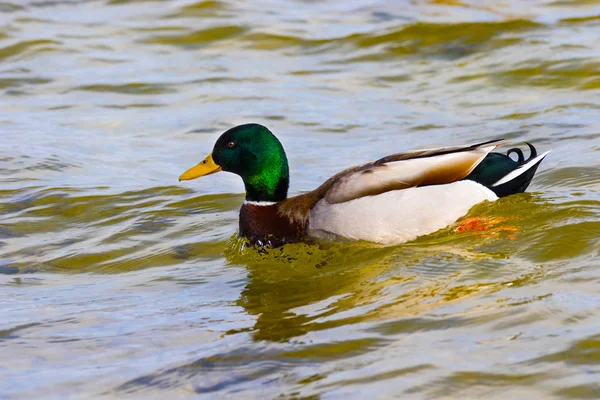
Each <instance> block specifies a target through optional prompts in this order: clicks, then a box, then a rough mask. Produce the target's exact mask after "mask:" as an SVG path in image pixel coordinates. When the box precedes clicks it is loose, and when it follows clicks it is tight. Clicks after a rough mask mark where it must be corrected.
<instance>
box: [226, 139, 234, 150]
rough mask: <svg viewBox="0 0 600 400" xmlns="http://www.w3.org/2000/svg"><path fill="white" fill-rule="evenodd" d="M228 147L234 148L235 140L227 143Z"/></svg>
mask: <svg viewBox="0 0 600 400" xmlns="http://www.w3.org/2000/svg"><path fill="white" fill-rule="evenodd" d="M227 147H228V148H230V149H233V148H234V147H235V142H234V141H233V140H232V141H231V142H229V143H227Z"/></svg>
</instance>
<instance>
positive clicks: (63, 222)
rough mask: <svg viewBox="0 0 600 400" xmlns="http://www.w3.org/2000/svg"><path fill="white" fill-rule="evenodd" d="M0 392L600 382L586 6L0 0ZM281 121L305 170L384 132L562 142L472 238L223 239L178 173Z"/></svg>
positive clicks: (229, 218) (219, 193)
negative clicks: (239, 133) (226, 134)
mask: <svg viewBox="0 0 600 400" xmlns="http://www.w3.org/2000/svg"><path fill="white" fill-rule="evenodd" d="M0 21H1V24H0V91H1V92H2V95H1V99H0V132H1V135H2V140H1V141H0V182H1V184H0V314H1V315H2V317H1V319H0V377H1V379H0V397H1V398H8V399H11V398H15V399H21V398H41V397H43V398H57V399H58V398H60V399H62V398H66V397H68V396H71V397H73V398H82V397H113V398H123V397H129V398H143V399H147V398H178V397H190V396H195V395H198V396H205V397H212V396H215V395H219V396H221V397H232V398H253V397H258V396H261V397H263V398H274V397H277V396H280V397H283V398H296V397H298V398H300V397H302V398H304V397H311V396H313V397H320V396H322V397H326V398H329V397H335V398H339V397H342V396H345V397H350V398H367V397H369V398H373V397H379V398H392V397H402V398H481V397H485V398H490V399H505V398H557V399H562V398H569V399H571V398H573V399H579V398H599V397H600V385H599V384H598V382H600V322H599V321H600V309H599V308H598V304H599V303H600V293H599V288H600V269H599V267H600V263H599V261H598V256H599V255H600V240H599V238H600V219H599V217H600V190H599V189H600V162H599V159H600V118H599V115H600V61H599V60H600V45H599V44H598V37H600V3H599V2H597V1H593V0H576V1H544V0H538V1H527V2H525V1H516V0H514V1H509V0H506V1H502V2H492V1H471V2H468V1H466V2H461V1H454V0H452V1H451V0H433V1H417V0H414V1H410V2H409V1H380V2H368V1H350V2H349V1H331V2H326V3H325V2H323V3H321V2H301V1H295V2H284V1H265V0H260V1H252V2H251V1H236V2H233V1H231V2H225V1H214V0H206V1H201V2H194V1H193V0H181V1H176V0H174V1H162V2H161V1H141V0H140V1H133V0H131V1H127V0H110V1H108V0H102V1H100V0H97V1H84V0H56V1H47V0H23V1H17V0H8V1H7V0H2V2H0ZM243 122H259V123H262V124H265V125H267V126H269V127H270V128H271V129H272V130H273V131H274V132H275V133H276V134H277V135H278V136H279V138H280V139H281V141H282V142H283V144H284V146H285V147H286V149H287V151H288V156H289V159H290V164H291V171H292V187H291V189H292V192H294V193H299V192H302V191H305V190H309V189H312V188H314V187H316V186H317V185H319V184H320V183H321V182H322V181H324V180H325V179H326V178H328V177H329V176H330V175H332V174H333V173H335V172H337V171H339V170H341V169H343V168H345V167H348V166H350V165H354V164H358V163H362V162H365V161H369V160H372V159H375V158H379V157H381V156H383V155H386V154H389V153H390V152H398V151H403V150H410V149H414V148H419V147H432V146H440V145H456V144H463V143H469V142H475V141H479V140H488V139H494V138H500V137H504V138H507V139H510V140H511V141H512V142H513V143H517V144H518V143H521V142H522V141H525V140H527V141H531V142H533V143H534V144H535V145H536V146H537V147H538V149H539V150H540V151H546V150H548V149H553V152H552V153H551V154H550V156H549V157H548V158H547V159H546V160H545V161H544V162H543V163H542V165H541V167H540V169H539V172H538V174H537V176H536V178H535V179H534V182H533V184H532V185H531V187H530V190H529V193H526V194H522V195H516V196H512V197H509V198H505V199H502V200H500V201H498V202H496V203H493V204H482V205H479V206H476V207H475V209H474V210H472V212H471V215H472V216H474V215H477V216H483V217H485V218H487V219H488V221H492V222H493V226H490V227H489V229H488V230H486V231H483V232H456V229H454V228H455V227H450V228H448V229H445V230H442V231H441V232H438V233H435V234H433V235H430V236H428V237H425V238H421V239H419V240H417V241H415V242H412V243H407V244H405V245H402V246H397V247H391V248H382V247H378V246H374V245H369V244H354V245H349V244H335V243H331V244H322V245H320V246H315V245H313V246H309V245H303V244H298V245H292V246H287V247H286V248H284V249H277V250H276V251H271V252H270V253H268V254H257V253H256V252H253V251H243V250H242V249H241V244H240V243H239V242H238V241H237V240H236V239H235V231H236V229H237V211H238V208H239V206H240V203H241V201H242V200H243V194H242V192H243V186H242V184H241V182H240V181H239V179H238V178H237V177H235V176H233V175H229V174H217V175H213V176H210V177H207V178H203V179H201V180H198V181H194V182H185V183H182V184H179V183H178V182H177V177H178V176H179V174H180V173H181V172H183V171H184V170H185V169H187V168H188V167H190V166H192V165H194V164H195V163H197V162H198V161H200V160H201V159H202V158H203V157H204V155H205V154H206V153H207V152H208V151H210V149H212V145H213V143H214V140H215V139H216V138H217V137H218V135H219V134H220V133H221V132H222V131H224V130H225V129H227V128H229V127H231V126H233V125H236V124H239V123H243Z"/></svg>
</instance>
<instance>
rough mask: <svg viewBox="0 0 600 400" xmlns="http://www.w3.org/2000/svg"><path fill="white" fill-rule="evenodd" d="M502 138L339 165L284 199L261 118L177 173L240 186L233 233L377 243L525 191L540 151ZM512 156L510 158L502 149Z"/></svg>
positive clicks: (273, 142)
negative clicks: (218, 176)
mask: <svg viewBox="0 0 600 400" xmlns="http://www.w3.org/2000/svg"><path fill="white" fill-rule="evenodd" d="M503 143H504V142H503V140H501V139H500V140H489V141H486V142H481V143H476V144H471V145H466V146H456V147H443V148H437V149H427V150H417V151H412V152H407V153H397V154H393V155H389V156H387V157H383V158H380V159H379V160H377V161H374V162H369V163H366V164H362V165H358V166H355V167H351V168H348V169H346V170H344V171H341V172H339V173H338V174H336V175H334V176H333V177H331V178H329V179H328V180H327V181H326V182H325V183H323V184H322V185H321V186H319V187H318V188H317V189H315V190H313V191H312V192H308V193H304V194H301V195H299V196H295V197H291V198H288V197H287V195H288V187H289V182H290V178H289V169H288V161H287V157H286V154H285V151H284V149H283V146H282V145H281V143H280V142H279V140H278V139H277V138H276V137H275V135H273V134H272V133H271V131H269V130H268V129H267V128H265V127H264V126H262V125H259V124H245V125H240V126H236V127H234V128H231V129H229V130H228V131H226V132H225V133H223V134H222V135H221V136H220V137H219V139H218V140H217V142H216V144H215V146H214V148H213V151H212V153H211V154H209V155H208V156H207V157H206V158H205V159H204V160H203V161H202V162H200V163H199V164H198V165H196V166H195V167H192V168H190V169H188V170H187V171H185V172H184V173H183V174H182V175H181V176H180V177H179V180H180V181H181V180H189V179H196V178H198V177H201V176H205V175H210V174H214V173H216V172H219V171H227V172H232V173H234V174H236V175H239V176H240V177H241V178H242V180H243V181H244V185H245V187H246V200H245V201H244V204H243V205H242V207H241V209H240V219H239V235H240V236H241V237H244V238H247V239H248V240H249V241H250V243H251V244H253V245H258V246H270V247H276V246H281V245H283V244H285V243H290V242H298V241H302V240H306V239H309V238H346V239H351V240H364V241H369V242H377V243H381V244H384V245H393V244H399V243H403V242H407V241H410V240H413V239H415V238H416V237H418V236H422V235H427V234H430V233H433V232H435V231H437V230H439V229H442V228H444V227H446V226H448V225H450V224H452V223H454V222H455V221H457V220H458V219H459V218H460V217H462V216H464V215H465V214H467V212H468V211H469V209H470V208H471V207H473V206H474V205H475V204H477V203H480V202H482V201H486V200H487V201H494V200H497V199H498V198H499V197H503V196H508V195H511V194H514V193H521V192H523V191H524V190H525V189H526V188H527V186H528V185H529V183H530V182H531V179H532V178H533V175H534V174H535V171H536V170H537V168H538V166H539V164H540V163H541V161H542V160H543V159H544V157H545V156H546V155H547V154H548V152H546V153H543V154H541V155H537V152H536V149H535V147H533V146H532V145H531V144H529V143H527V145H528V146H529V149H530V152H531V155H530V156H529V158H528V159H525V157H524V155H523V152H522V151H521V150H520V149H518V148H514V149H510V150H508V152H507V153H506V154H501V153H495V152H494V153H493V152H492V150H494V149H495V148H496V147H497V146H499V145H501V144H503ZM511 153H514V154H516V156H517V159H516V161H515V160H513V159H512V158H511V157H510V155H511Z"/></svg>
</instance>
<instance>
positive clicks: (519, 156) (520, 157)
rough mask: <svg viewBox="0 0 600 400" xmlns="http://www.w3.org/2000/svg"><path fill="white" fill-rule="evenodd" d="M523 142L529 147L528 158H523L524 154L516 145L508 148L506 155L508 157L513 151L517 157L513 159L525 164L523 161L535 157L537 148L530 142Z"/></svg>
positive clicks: (525, 161)
mask: <svg viewBox="0 0 600 400" xmlns="http://www.w3.org/2000/svg"><path fill="white" fill-rule="evenodd" d="M525 144H526V145H527V146H528V147H529V158H528V159H527V160H525V155H523V151H522V150H521V149H520V148H518V147H514V148H512V149H510V150H508V151H507V152H506V155H507V156H508V157H510V155H511V153H515V154H516V155H517V159H516V160H515V161H516V162H518V163H519V164H525V163H527V162H529V161H531V160H533V159H534V158H536V157H537V150H536V149H535V147H534V146H533V145H532V144H531V143H529V142H525Z"/></svg>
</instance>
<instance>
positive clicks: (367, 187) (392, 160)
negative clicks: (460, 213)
mask: <svg viewBox="0 0 600 400" xmlns="http://www.w3.org/2000/svg"><path fill="white" fill-rule="evenodd" d="M501 142H502V139H499V140H490V141H487V142H481V143H476V144H473V145H467V146H456V147H443V148H437V149H427V150H417V151H411V152H407V153H398V154H393V155H389V156H386V157H383V158H380V159H379V160H377V161H374V162H370V163H367V164H363V165H358V166H355V167H351V168H348V169H346V170H344V171H341V172H339V173H337V174H335V175H334V176H332V177H331V178H329V179H328V180H327V181H325V183H323V184H322V185H321V186H319V187H318V188H317V189H315V190H313V191H312V192H308V193H305V194H301V195H299V196H296V197H292V198H289V199H287V200H285V201H283V202H281V203H280V204H279V212H280V213H281V214H283V215H286V216H288V218H290V219H291V220H292V221H295V222H297V223H301V224H303V225H304V224H306V222H307V216H308V213H309V211H310V210H311V209H312V208H313V207H314V206H315V204H317V202H318V201H319V200H321V199H322V198H326V199H327V201H328V202H329V203H332V204H333V203H341V202H345V201H350V200H353V199H356V198H359V197H363V196H373V195H377V194H381V193H384V192H388V191H390V190H401V189H406V188H409V187H415V186H426V185H435V184H444V183H451V182H455V181H457V180H460V179H462V178H464V177H466V176H467V175H468V174H469V173H470V172H471V171H472V170H473V169H474V168H475V167H476V166H477V165H478V164H479V163H480V162H481V160H483V158H485V156H486V155H487V154H488V153H489V152H490V151H492V150H493V149H494V148H495V147H497V146H498V145H500V144H502V143H501Z"/></svg>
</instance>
